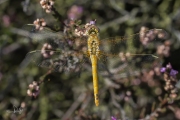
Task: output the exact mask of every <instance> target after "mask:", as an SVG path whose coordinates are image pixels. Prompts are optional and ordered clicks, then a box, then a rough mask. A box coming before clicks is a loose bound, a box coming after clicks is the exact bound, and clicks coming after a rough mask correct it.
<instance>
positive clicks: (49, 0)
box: [40, 0, 54, 13]
mask: <svg viewBox="0 0 180 120" xmlns="http://www.w3.org/2000/svg"><path fill="white" fill-rule="evenodd" d="M40 5H41V6H42V8H43V9H44V10H45V11H46V13H50V12H51V11H52V6H53V5H54V0H41V1H40Z"/></svg>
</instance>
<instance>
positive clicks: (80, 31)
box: [74, 21, 95, 37]
mask: <svg viewBox="0 0 180 120" xmlns="http://www.w3.org/2000/svg"><path fill="white" fill-rule="evenodd" d="M92 25H95V21H90V22H89V23H86V24H85V25H84V26H83V27H78V28H76V29H75V31H74V33H75V35H76V36H79V37H82V36H87V35H88V33H87V31H88V29H89V28H90V27H91V26H92Z"/></svg>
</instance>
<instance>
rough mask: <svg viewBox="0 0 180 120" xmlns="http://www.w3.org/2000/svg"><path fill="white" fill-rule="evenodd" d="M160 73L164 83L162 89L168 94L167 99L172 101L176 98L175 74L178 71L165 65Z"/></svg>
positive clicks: (169, 65)
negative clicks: (162, 74)
mask: <svg viewBox="0 0 180 120" xmlns="http://www.w3.org/2000/svg"><path fill="white" fill-rule="evenodd" d="M160 71H161V72H162V73H164V80H165V82H166V85H165V87H164V89H165V90H166V91H167V92H168V96H169V97H170V98H169V99H170V100H174V99H175V98H176V97H177V88H176V83H177V82H178V81H177V79H176V74H178V71H176V70H174V69H172V66H171V64H170V63H169V64H167V65H166V67H162V68H161V70H160Z"/></svg>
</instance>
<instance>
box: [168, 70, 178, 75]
mask: <svg viewBox="0 0 180 120" xmlns="http://www.w3.org/2000/svg"><path fill="white" fill-rule="evenodd" d="M176 74H178V71H177V70H173V69H172V70H171V71H170V76H176Z"/></svg>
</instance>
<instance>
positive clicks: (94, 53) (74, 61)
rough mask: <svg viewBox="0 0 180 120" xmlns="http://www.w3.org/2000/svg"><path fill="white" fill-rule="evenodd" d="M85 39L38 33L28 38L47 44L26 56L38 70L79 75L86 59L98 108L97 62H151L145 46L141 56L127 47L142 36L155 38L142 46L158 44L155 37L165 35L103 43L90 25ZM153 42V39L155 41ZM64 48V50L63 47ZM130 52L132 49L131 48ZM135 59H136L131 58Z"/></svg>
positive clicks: (151, 31)
mask: <svg viewBox="0 0 180 120" xmlns="http://www.w3.org/2000/svg"><path fill="white" fill-rule="evenodd" d="M86 30H87V31H86V35H87V36H86V37H85V39H84V38H82V37H77V38H75V39H74V40H73V42H72V41H70V40H69V39H68V38H66V37H63V35H61V34H58V33H50V32H43V31H41V36H38V34H32V35H30V37H31V38H34V39H39V38H41V39H47V41H46V42H47V43H45V44H44V45H43V47H42V48H41V50H34V51H31V52H29V53H28V54H27V57H26V58H28V59H29V57H31V59H32V61H33V62H34V63H36V64H37V65H38V66H40V67H47V68H49V69H51V70H53V71H57V72H62V71H71V70H73V71H75V72H76V71H79V70H80V67H82V66H83V64H84V63H85V62H86V61H87V59H90V61H91V65H92V76H93V88H94V101H95V105H96V106H98V105H99V91H98V72H97V71H98V70H97V69H98V61H100V62H103V63H106V61H107V59H108V58H110V57H111V58H115V57H116V58H118V59H119V60H120V57H122V56H123V55H124V58H128V57H132V59H134V60H135V59H136V58H138V57H139V58H141V59H143V60H145V61H148V60H152V59H153V60H154V59H157V58H158V57H157V56H155V55H153V54H151V53H148V52H149V51H148V47H149V46H148V45H146V44H144V46H143V45H142V46H143V47H142V46H141V47H140V46H138V47H139V49H143V48H144V50H145V52H146V51H147V52H146V53H141V52H139V51H138V50H137V51H136V50H134V49H133V50H131V51H127V47H128V45H130V44H132V43H134V42H138V44H140V43H141V41H140V40H139V39H142V38H141V37H143V36H146V35H147V36H148V34H149V35H151V34H152V33H154V34H156V35H155V36H154V37H152V36H153V35H154V34H152V36H150V37H151V38H149V39H150V40H149V41H146V42H151V43H152V40H153V42H161V40H159V41H158V37H157V34H165V31H164V30H162V29H151V30H147V31H144V32H141V33H137V34H133V35H131V36H129V37H112V38H106V39H103V40H100V39H99V29H98V27H97V26H96V25H95V24H91V25H90V26H89V27H88V28H87V29H86ZM156 38H157V39H156ZM142 43H143V42H142ZM66 45H67V46H66ZM150 46H151V49H152V47H153V48H156V47H157V46H156V45H155V44H152V45H150ZM131 48H132V46H131ZM133 57H136V58H133Z"/></svg>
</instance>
